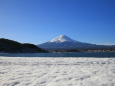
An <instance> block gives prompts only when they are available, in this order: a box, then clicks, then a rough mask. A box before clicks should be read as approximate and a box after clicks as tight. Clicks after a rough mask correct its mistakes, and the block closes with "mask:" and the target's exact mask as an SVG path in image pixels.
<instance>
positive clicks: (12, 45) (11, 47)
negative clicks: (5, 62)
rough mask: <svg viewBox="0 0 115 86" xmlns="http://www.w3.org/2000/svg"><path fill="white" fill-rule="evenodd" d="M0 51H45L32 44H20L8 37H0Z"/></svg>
mask: <svg viewBox="0 0 115 86" xmlns="http://www.w3.org/2000/svg"><path fill="white" fill-rule="evenodd" d="M0 52H6V53H42V52H47V51H46V50H44V49H41V48H39V47H37V46H35V45H33V44H29V43H26V44H22V43H19V42H16V41H13V40H9V39H4V38H1V39H0Z"/></svg>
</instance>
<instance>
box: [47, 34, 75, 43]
mask: <svg viewBox="0 0 115 86" xmlns="http://www.w3.org/2000/svg"><path fill="white" fill-rule="evenodd" d="M65 41H68V42H75V40H73V39H71V38H69V37H67V36H65V35H60V36H58V37H56V38H54V39H53V40H51V41H49V42H57V43H61V42H65Z"/></svg>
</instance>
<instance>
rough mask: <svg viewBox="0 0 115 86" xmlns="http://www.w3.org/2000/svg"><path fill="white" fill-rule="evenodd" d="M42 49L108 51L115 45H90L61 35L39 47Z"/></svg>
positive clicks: (114, 47)
mask: <svg viewBox="0 0 115 86" xmlns="http://www.w3.org/2000/svg"><path fill="white" fill-rule="evenodd" d="M37 46H38V47H40V48H43V49H47V50H72V49H74V50H96V49H97V50H98V49H99V50H106V49H109V50H110V49H115V45H113V46H105V45H96V44H90V43H84V42H79V41H75V40H73V39H71V38H69V37H67V36H65V35H60V36H59V37H56V38H55V39H53V40H51V41H48V42H45V43H43V44H40V45H37Z"/></svg>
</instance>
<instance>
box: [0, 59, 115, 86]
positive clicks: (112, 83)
mask: <svg viewBox="0 0 115 86" xmlns="http://www.w3.org/2000/svg"><path fill="white" fill-rule="evenodd" d="M0 86H115V58H87V57H86V58H82V57H80V58H60V57H59V58H55V57H54V58H51V57H47V58H46V57H42V58H41V57H37V58H36V57H31V58H30V57H28V58H27V57H0Z"/></svg>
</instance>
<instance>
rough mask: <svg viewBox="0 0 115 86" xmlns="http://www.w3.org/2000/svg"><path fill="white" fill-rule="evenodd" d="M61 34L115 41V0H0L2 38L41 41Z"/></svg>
mask: <svg viewBox="0 0 115 86" xmlns="http://www.w3.org/2000/svg"><path fill="white" fill-rule="evenodd" d="M59 35H66V36H69V37H70V38H73V39H74V40H77V41H81V42H87V43H93V44H107V43H109V44H115V0H0V38H7V39H12V40H15V41H18V42H21V43H33V44H40V43H44V42H46V41H49V40H51V39H53V38H55V37H57V36H59Z"/></svg>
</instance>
